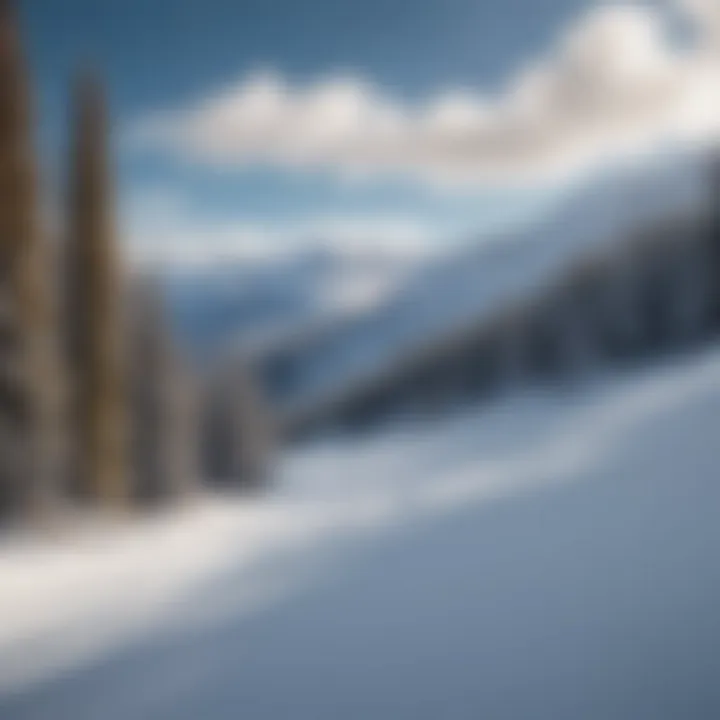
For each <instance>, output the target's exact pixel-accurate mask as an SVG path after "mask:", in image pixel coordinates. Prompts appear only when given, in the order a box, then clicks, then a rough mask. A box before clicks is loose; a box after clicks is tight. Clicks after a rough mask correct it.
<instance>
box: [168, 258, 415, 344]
mask: <svg viewBox="0 0 720 720" xmlns="http://www.w3.org/2000/svg"><path fill="white" fill-rule="evenodd" d="M420 262H421V259H420V258H419V257H415V256H409V255H404V254H398V253H396V252H395V253H393V252H390V251H388V252H383V251H379V250H377V249H374V250H368V251H367V252H358V251H343V250H339V249H338V250H335V249H331V248H330V247H329V246H323V247H320V246H318V247H309V248H308V249H306V250H303V251H298V252H297V253H295V254H293V255H291V256H288V257H284V258H282V259H280V260H265V261H254V262H252V261H246V262H235V263H231V264H229V265H223V266H218V265H212V266H209V267H203V268H196V269H187V270H184V271H175V272H171V273H168V274H167V275H166V277H165V283H166V287H167V290H168V299H169V303H170V307H171V309H172V312H173V315H174V317H175V320H176V324H177V326H178V330H179V332H180V335H181V337H182V338H183V340H184V342H185V343H186V344H187V345H188V346H189V347H190V348H191V350H192V351H193V353H194V354H196V355H199V356H200V357H210V356H214V355H217V354H218V353H222V352H227V351H229V350H231V349H233V348H236V347H242V349H243V351H244V352H250V351H252V352H267V350H268V349H269V348H270V347H272V346H274V345H275V344H278V343H280V344H283V343H287V342H290V341H291V339H292V338H295V337H297V336H298V335H312V334H314V333H317V332H320V331H324V329H325V328H328V327H331V326H335V325H336V324H338V323H340V322H343V321H345V320H347V319H349V318H351V317H354V316H356V315H357V314H359V313H363V312H367V311H368V310H369V309H370V308H371V307H372V306H373V305H374V304H376V303H378V302H381V301H382V300H384V299H385V298H386V297H387V295H388V294H389V293H390V292H391V291H392V290H394V289H395V288H396V287H397V285H398V284H400V282H401V281H402V280H403V279H404V278H405V277H406V276H407V275H408V273H409V272H411V271H412V270H413V269H414V268H416V267H417V265H418V264H419V263H420Z"/></svg>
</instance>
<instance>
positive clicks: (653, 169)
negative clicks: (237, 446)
mask: <svg viewBox="0 0 720 720" xmlns="http://www.w3.org/2000/svg"><path fill="white" fill-rule="evenodd" d="M708 177H709V172H708V162H707V158H706V157H704V156H699V157H692V158H685V159H684V160H683V161H679V160H678V159H677V158H675V159H673V160H672V161H670V160H665V161H664V162H660V161H659V160H657V161H656V162H655V163H654V164H652V166H643V167H642V168H635V169H634V170H633V171H632V172H631V171H625V172H623V173H617V174H615V175H613V176H612V177H605V178H602V179H601V180H596V181H594V182H593V183H590V184H588V185H587V186H585V187H584V188H583V189H581V190H579V191H577V192H575V193H571V194H569V196H568V198H567V200H566V202H565V204H564V205H563V206H562V207H561V209H560V210H559V211H558V212H557V213H556V214H555V215H554V216H552V217H551V218H549V219H546V220H545V221H543V222H542V223H540V224H538V225H537V226H534V227H530V228H528V229H525V230H523V231H522V232H518V233H515V234H512V235H511V234H508V235H506V236H502V237H497V238H492V239H487V238H486V239H484V240H483V242H482V243H480V244H477V245H475V246H473V245H470V246H468V247H466V248H465V249H463V250H461V251H458V252H456V253H453V254H448V255H446V256H445V257H438V258H435V259H434V260H433V261H432V262H429V263H427V264H425V265H423V266H421V267H417V268H416V269H415V272H414V273H413V274H412V275H410V276H409V277H408V278H407V279H406V281H405V282H404V283H403V284H402V286H401V287H400V288H399V289H398V290H397V291H396V292H395V293H393V294H392V295H391V296H390V297H388V298H387V299H386V300H385V301H384V302H381V303H378V304H376V305H375V306H374V307H372V308H371V309H370V310H368V311H366V312H364V313H362V314H361V315H358V316H355V317H353V318H352V320H351V321H350V322H346V323H342V324H340V325H339V326H338V327H336V328H335V329H334V330H333V332H327V333H325V334H323V335H322V336H320V337H319V338H317V340H316V341H315V342H313V343H306V344H305V345H304V346H302V347H301V349H300V352H296V353H294V352H293V348H292V347H291V348H290V350H289V351H288V352H287V353H286V357H284V358H283V360H284V361H285V362H287V363H289V364H291V365H292V373H291V375H292V382H291V383H286V384H285V386H284V387H283V393H284V395H283V397H282V398H281V399H282V401H283V402H287V403H289V404H290V405H295V406H297V405H302V404H308V403H313V402H314V401H316V399H317V398H320V397H323V396H328V395H332V394H333V393H335V392H338V391H339V390H340V389H341V388H343V387H344V386H348V385H349V384H352V383H356V382H361V381H362V380H363V379H364V378H367V377H372V376H373V375H374V374H378V373H381V372H382V371H383V369H384V368H387V367H388V366H389V365H390V364H392V362H393V361H395V360H396V359H397V358H398V357H400V356H403V355H405V354H408V353H412V352H413V351H414V350H416V349H418V348H422V347H423V346H424V345H426V344H428V343H433V342H437V341H441V340H442V338H443V337H444V336H445V335H449V334H451V333H453V332H456V331H458V330H460V329H462V328H463V327H464V326H465V325H469V324H472V323H477V322H479V321H480V320H481V319H482V318H483V317H491V316H492V314H493V313H497V312H498V311H499V310H502V309H503V308H506V307H508V306H509V305H511V304H512V303H514V302H518V301H521V300H522V299H523V298H527V297H531V296H532V294H533V293H534V292H536V291H537V290H539V289H541V288H542V287H544V286H545V285H547V284H548V283H551V282H553V281H555V280H557V279H558V277H559V276H560V275H561V274H562V273H563V272H564V271H566V270H568V269H569V268H570V267H571V266H572V265H573V264H574V263H576V262H577V261H578V260H579V259H582V258H585V257H587V256H588V255H589V254H592V253H594V252H596V251H603V250H607V249H610V247H611V246H612V245H613V244H622V243H623V242H625V241H627V240H628V239H630V236H631V235H632V233H633V232H634V231H636V230H638V229H641V228H647V227H652V225H653V224H654V223H655V224H658V223H662V222H663V219H664V218H672V217H675V216H677V215H678V214H680V213H688V214H690V215H692V214H697V213H699V212H701V211H702V209H703V207H706V205H707V202H708V199H709V198H710V192H711V191H710V187H709V182H708ZM281 355H282V353H281ZM271 359H272V357H271Z"/></svg>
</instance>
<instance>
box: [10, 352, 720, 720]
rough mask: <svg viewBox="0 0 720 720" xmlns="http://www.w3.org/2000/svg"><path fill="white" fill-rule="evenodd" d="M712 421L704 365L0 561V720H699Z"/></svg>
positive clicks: (341, 446) (714, 549)
mask: <svg viewBox="0 0 720 720" xmlns="http://www.w3.org/2000/svg"><path fill="white" fill-rule="evenodd" d="M719 421H720V349H718V348H717V347H716V348H713V349H711V350H710V351H706V352H704V353H703V354H701V355H698V356H696V357H693V358H686V359H684V360H682V361H675V363H674V364H669V363H667V364H665V365H663V366H660V367H656V368H654V369H652V370H646V371H644V372H642V373H639V372H636V373H633V374H628V375H625V376H623V377H615V378H613V377H606V378H601V379H598V380H597V381H596V383H595V384H594V385H593V386H592V387H587V388H585V389H584V390H582V392H581V393H580V394H538V393H535V394H527V393H526V394H521V395H517V396H515V397H512V398H508V399H506V400H504V401H502V402H499V403H498V404H497V405H494V406H487V407H484V408H482V409H480V410H475V411H472V412H468V413H467V414H466V415H464V416H461V417H455V418H453V419H451V420H445V421H443V422H441V423H437V424H428V425H425V426H419V427H413V426H405V427H402V426H398V427H396V428H395V429H393V430H391V431H387V432H384V433H382V434H378V435H375V436H368V437H366V438H365V439H363V440H349V439H346V440H342V441H334V442H332V441H326V442H325V444H323V445H316V446H314V447H308V448H305V449H303V450H302V451H301V452H298V453H296V454H294V455H291V456H288V457H286V458H285V459H284V461H283V463H282V466H281V468H280V471H281V472H280V475H281V477H280V481H279V486H278V488H277V491H276V492H275V494H274V495H273V496H271V497H268V498H266V499H258V500H255V501H252V502H245V503H242V502H239V501H237V502H232V503H230V504H227V505H220V504H216V503H212V502H211V503H209V504H207V505H205V506H203V508H201V509H200V510H198V511H190V510H189V511H187V512H185V513H183V514H182V515H181V516H179V517H177V518H165V519H163V520H160V521H158V520H148V521H146V522H145V523H143V525H142V527H141V528H139V529H136V533H132V532H130V530H126V531H123V532H120V531H116V532H110V533H105V534H103V535H102V536H100V540H98V536H97V535H96V534H93V533H89V534H87V535H86V536H84V537H81V538H80V539H78V540H76V541H75V542H74V543H72V544H70V543H68V544H66V545H65V546H60V547H56V546H53V545H47V546H44V545H42V544H40V543H39V542H38V541H31V540H26V541H25V542H24V543H22V544H19V545H12V544H11V543H9V541H8V542H6V544H5V546H4V547H3V548H2V554H0V581H1V582H2V593H1V594H0V613H1V614H2V617H3V620H4V622H3V626H2V629H1V632H0V680H2V689H3V691H4V693H5V694H4V696H0V717H3V718H5V717H7V718H11V719H12V720H24V719H27V720H44V719H46V718H47V719H48V720H50V719H52V720H95V718H97V717H102V718H103V719H104V720H132V719H135V718H153V719H154V720H155V719H157V720H163V719H166V718H167V719H168V720H169V719H170V718H172V719H173V720H185V719H187V720H196V719H197V718H201V717H202V718H205V717H207V718H213V719H214V720H224V719H225V718H227V719H228V720H229V719H230V718H237V717H239V716H242V717H251V718H262V719H263V720H276V719H280V718H307V719H308V720H324V719H327V720H335V719H336V718H359V719H360V718H363V719H364V718H370V717H371V718H374V719H376V720H384V719H387V720H405V719H407V720H423V719H424V718H427V719H428V720H435V719H436V718H438V717H443V718H449V719H453V720H455V719H459V718H467V719H468V720H471V719H472V720H476V718H479V717H482V718H493V719H494V720H504V719H508V720H517V719H518V718H547V719H548V720H577V718H583V719H584V720H595V719H597V720H607V718H612V719H613V720H637V719H638V718H653V720H662V719H663V718H668V719H670V718H672V719H673V720H674V719H676V718H679V717H682V718H715V717H718V716H719V715H720V689H718V687H717V682H716V681H717V677H718V676H719V674H720V565H719V564H718V562H717V557H718V553H719V552H720V523H718V521H717V508H718V507H719V506H720V483H718V473H717V468H718V466H719V465H720V444H718V442H717V428H718V422H719ZM120 644H122V645H123V649H122V650H120V649H118V650H117V651H116V652H111V651H110V650H111V648H114V647H119V645H120ZM98 656H100V657H101V658H102V661H101V662H100V661H98V660H95V661H94V662H93V661H92V659H93V657H96V658H97V657H98ZM67 664H74V665H75V666H76V669H75V670H74V671H73V672H68V671H66V672H65V673H60V672H59V670H58V666H59V667H64V666H66V665H67Z"/></svg>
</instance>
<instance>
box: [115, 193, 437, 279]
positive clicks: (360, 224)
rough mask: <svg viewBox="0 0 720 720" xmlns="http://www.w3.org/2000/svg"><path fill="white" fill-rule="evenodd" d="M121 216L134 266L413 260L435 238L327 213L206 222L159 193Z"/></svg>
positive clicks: (418, 226) (395, 222) (418, 224)
mask: <svg viewBox="0 0 720 720" xmlns="http://www.w3.org/2000/svg"><path fill="white" fill-rule="evenodd" d="M124 210H125V212H124V213H123V217H124V218H125V227H124V229H123V230H124V232H123V236H124V237H126V238H127V243H128V247H127V249H128V251H129V256H130V261H131V263H132V264H133V265H135V266H147V265H162V266H165V267H176V268H182V267H196V266H200V265H213V264H219V263H223V262H238V261H257V260H260V261H263V260H268V259H273V258H279V257H282V256H285V255H288V254H292V253H293V252H299V251H301V250H307V249H308V247H315V248H321V247H327V248H329V249H331V250H333V251H335V252H338V253H344V254H353V253H357V254H373V253H377V252H382V253H387V254H393V255H396V254H397V255H403V256H413V255H419V254H422V253H425V252H430V251H432V249H433V247H434V243H433V240H434V239H435V236H436V235H437V230H436V229H435V228H433V227H431V226H429V225H428V224H427V223H426V222H424V221H422V220H421V219H420V218H416V217H412V216H403V215H382V214H379V215H378V214H367V215H360V214H359V215H329V214H328V215H317V216H313V217H310V218H307V219H302V220H297V219H292V220H288V221H287V222H282V221H266V222H259V221H250V220H243V219H242V218H237V219H234V220H233V219H231V220H229V221H228V220H227V219H226V218H208V217H205V216H203V215H201V214H199V213H197V212H196V210H195V209H194V208H193V206H192V203H190V202H189V201H188V200H187V198H184V197H183V196H182V194H180V193H176V192H169V191H165V190H162V189H152V190H145V191H144V192H143V193H142V194H138V195H136V196H133V197H132V198H130V199H129V201H128V202H127V203H126V206H125V208H124Z"/></svg>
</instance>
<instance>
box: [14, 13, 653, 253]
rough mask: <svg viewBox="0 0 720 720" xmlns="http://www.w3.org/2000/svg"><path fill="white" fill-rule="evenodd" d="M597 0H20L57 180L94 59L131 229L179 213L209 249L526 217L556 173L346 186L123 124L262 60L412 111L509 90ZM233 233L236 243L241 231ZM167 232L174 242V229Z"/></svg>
mask: <svg viewBox="0 0 720 720" xmlns="http://www.w3.org/2000/svg"><path fill="white" fill-rule="evenodd" d="M597 6H598V3H596V2H593V1H592V0H502V1H500V0H365V1H364V2H358V1H357V0H307V1H305V2H298V0H264V1H263V0H123V1H122V2H118V1H117V0H62V2H58V0H25V2H24V3H22V11H23V20H24V24H25V33H26V37H27V42H28V50H29V56H30V60H31V63H32V68H33V72H34V75H35V78H36V81H37V87H38V90H39V97H38V103H37V104H38V116H39V121H40V122H39V136H40V138H39V142H40V147H41V149H42V157H43V159H44V162H45V165H46V167H47V171H48V172H47V174H48V175H49V177H50V184H51V185H55V186H58V185H59V184H60V180H61V178H62V172H63V170H62V167H63V163H64V153H65V143H66V137H67V127H66V119H67V113H68V107H67V101H68V88H69V86H70V83H71V79H72V76H73V73H74V71H75V69H76V68H77V67H79V66H82V64H83V63H88V62H89V63H92V64H93V65H94V66H96V67H98V68H99V69H100V71H101V72H102V74H103V76H104V77H105V79H106V81H107V85H108V88H109V94H110V98H111V103H112V109H113V113H114V120H115V132H116V138H117V139H118V158H117V167H118V173H119V188H120V191H121V194H122V203H121V208H122V210H123V213H124V223H125V224H124V229H125V231H126V232H127V233H129V234H131V235H133V234H135V235H137V237H139V238H140V240H138V242H140V243H141V244H142V243H143V242H146V243H151V242H155V240H154V239H153V237H152V236H153V234H155V235H160V234H163V235H166V236H169V235H172V234H173V232H174V231H175V228H174V227H173V220H172V217H171V215H172V214H173V213H174V214H175V215H176V221H177V223H178V224H182V226H183V227H185V228H188V230H187V231H186V232H184V236H185V237H184V241H185V242H186V243H189V244H192V243H196V244H197V245H198V246H201V245H207V244H212V243H213V237H214V233H215V231H216V230H217V229H218V228H220V227H226V228H232V227H236V228H237V227H245V226H248V227H255V228H267V227H276V226H278V225H282V226H283V227H284V228H290V227H293V226H295V227H302V228H304V232H305V233H306V234H312V232H314V230H315V229H316V228H317V232H323V231H325V230H327V228H333V227H338V226H339V225H342V221H343V219H345V220H347V223H346V224H351V225H352V224H353V223H354V224H355V225H356V226H358V227H359V228H362V227H363V223H364V222H365V221H366V220H367V230H366V232H372V229H373V228H374V227H375V228H378V227H380V225H382V223H383V222H384V221H388V220H392V221H394V222H395V223H396V225H397V224H402V222H406V223H407V224H409V225H413V226H414V225H417V226H418V227H420V228H425V229H426V230H427V231H428V236H429V237H432V238H433V241H434V242H450V241H452V240H453V239H455V238H457V237H458V236H461V235H462V236H464V235H466V234H467V233H469V232H470V231H473V230H475V229H478V230H484V229H487V228H490V227H493V226H495V225H497V224H503V223H505V222H509V221H510V222H511V221H515V220H518V219H522V218H523V217H526V216H529V215H531V214H533V213H537V212H539V210H540V208H542V207H544V206H545V204H546V203H547V202H548V201H549V200H550V199H552V197H553V192H552V187H551V186H550V185H549V184H548V183H541V182H536V183H530V184H529V185H528V184H526V185H524V186H523V187H522V188H521V189H518V187H517V186H513V187H512V188H508V187H503V186H502V185H501V184H497V185H492V184H488V183H487V182H484V183H480V184H470V185H468V184H467V183H466V184H464V185H462V186H455V185H454V186H452V187H450V188H447V187H444V186H443V187H438V186H437V185H436V184H434V183H430V184H428V183H427V182H425V181H424V178H420V179H418V178H416V177H414V176H413V173H412V172H410V173H403V174H401V175H400V176H399V177H398V176H397V175H394V174H392V173H391V174H387V173H374V172H373V173H370V177H369V179H366V180H363V181H362V182H347V181H346V180H345V179H343V178H342V177H339V176H338V174H337V173H335V172H334V171H333V168H332V167H330V169H329V171H328V168H327V167H323V168H321V170H320V171H318V168H316V167H315V166H312V167H305V166H302V167H300V168H299V169H298V168H295V167H288V166H286V165H283V163H282V162H280V163H279V164H278V163H277V162H267V163H264V162H262V161H261V162H249V161H246V160H245V159H244V157H242V156H241V157H238V158H237V162H233V163H230V164H229V165H228V166H224V167H218V166H217V163H213V162H204V161H203V158H201V157H199V156H194V157H193V158H192V160H191V161H188V158H181V157H178V155H182V152H180V153H177V152H175V153H173V152H167V148H166V149H165V150H166V151H165V152H161V151H153V148H150V149H148V147H135V146H133V145H132V144H130V143H126V142H125V141H124V140H125V135H126V132H127V130H128V128H132V127H133V125H134V124H135V123H137V122H139V121H140V120H141V119H142V118H145V117H147V116H151V115H152V114H153V113H157V112H158V111H162V110H168V109H173V110H176V111H178V112H180V111H182V110H183V109H184V108H192V107H193V106H194V105H196V104H197V103H200V102H201V101H202V100H203V99H206V98H212V97H213V94H217V93H221V92H223V91H227V92H229V90H227V89H228V88H232V87H235V88H236V92H237V93H240V90H241V87H242V83H243V82H244V80H243V79H244V78H247V77H248V76H251V75H252V74H253V73H255V72H256V71H258V70H259V69H260V70H267V69H271V70H272V71H273V72H275V73H277V74H278V75H279V76H280V77H281V78H282V82H283V84H284V86H286V87H289V88H294V87H298V88H302V87H307V86H309V85H312V84H313V83H319V82H322V81H323V80H324V79H327V78H332V77H337V76H338V75H341V76H352V77H354V78H362V80H363V82H368V83H370V84H372V86H373V87H374V88H376V89H378V91H381V92H382V93H383V95H384V96H385V97H388V98H390V99H391V101H392V104H394V105H397V106H398V107H402V108H412V107H414V106H415V105H416V104H422V103H425V102H427V99H428V98H438V97H444V95H447V94H448V93H452V92H455V91H456V90H463V91H470V92H473V93H478V94H482V95H483V96H485V95H492V94H494V93H502V92H503V87H505V85H506V84H507V83H508V79H512V78H513V77H514V76H515V75H517V74H518V73H520V72H521V71H522V69H523V68H526V67H528V66H531V65H532V63H533V62H536V61H537V59H538V58H543V57H544V56H545V55H547V54H548V53H549V52H550V51H551V50H552V49H553V46H554V43H555V42H556V39H557V37H558V35H559V34H560V33H562V32H563V29H564V28H566V27H569V26H572V23H575V22H577V21H578V18H582V17H583V16H584V15H586V14H587V13H588V12H591V11H592V10H593V9H596V8H597ZM606 24H607V23H606ZM626 24H627V23H626ZM615 25H616V26H617V27H622V22H620V21H619V20H618V21H617V22H616V23H615ZM611 30H612V27H611ZM605 32H606V34H607V30H606V31H605ZM641 39H642V37H641ZM181 150H182V148H181ZM236 150H237V149H236ZM161 216H162V217H161ZM318 218H319V219H321V220H323V219H324V224H323V222H321V221H319V220H317V219H318ZM328 219H330V220H328ZM333 223H334V224H333ZM373 223H374V225H373ZM204 228H207V232H205V231H204ZM360 234H362V232H361V233H360ZM225 235H226V236H225V237H224V240H223V242H225V243H226V244H228V245H232V242H233V241H232V239H231V238H229V237H228V236H229V235H232V233H231V232H228V233H226V234H225ZM260 235H261V236H262V233H260ZM285 235H286V234H283V233H268V234H267V238H263V237H260V239H259V242H261V243H263V242H264V243H267V244H269V245H272V244H279V245H282V244H283V242H285V241H286V237H285ZM379 235H382V233H381V232H379ZM410 235H412V232H410ZM255 241H256V242H257V238H256V239H255ZM242 242H244V240H242V238H240V239H238V243H239V244H241V243H242ZM162 243H163V247H164V248H165V252H170V251H171V249H172V242H171V239H170V238H169V237H165V238H163V239H162Z"/></svg>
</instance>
